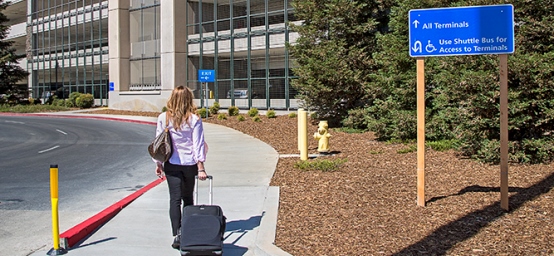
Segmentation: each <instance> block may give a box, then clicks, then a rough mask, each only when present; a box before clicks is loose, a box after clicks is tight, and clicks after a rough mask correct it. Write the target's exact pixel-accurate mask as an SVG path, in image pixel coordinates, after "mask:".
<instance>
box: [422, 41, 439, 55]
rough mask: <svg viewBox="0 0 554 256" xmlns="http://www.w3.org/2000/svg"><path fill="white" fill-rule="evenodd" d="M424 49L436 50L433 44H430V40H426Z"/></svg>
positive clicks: (428, 50)
mask: <svg viewBox="0 0 554 256" xmlns="http://www.w3.org/2000/svg"><path fill="white" fill-rule="evenodd" d="M425 50H426V51H427V52H434V51H436V50H437V48H435V46H434V45H433V44H431V40H429V41H427V45H426V46H425Z"/></svg>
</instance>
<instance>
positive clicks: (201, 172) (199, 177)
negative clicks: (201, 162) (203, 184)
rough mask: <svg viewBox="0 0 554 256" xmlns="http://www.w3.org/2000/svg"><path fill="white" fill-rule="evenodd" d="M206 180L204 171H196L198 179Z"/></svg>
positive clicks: (206, 176) (206, 175)
mask: <svg viewBox="0 0 554 256" xmlns="http://www.w3.org/2000/svg"><path fill="white" fill-rule="evenodd" d="M207 178H208V174H206V170H198V179H200V180H206V179H207Z"/></svg>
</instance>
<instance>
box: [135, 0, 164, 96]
mask: <svg viewBox="0 0 554 256" xmlns="http://www.w3.org/2000/svg"><path fill="white" fill-rule="evenodd" d="M136 2H137V1H133V2H132V3H133V4H134V5H133V6H132V7H135V6H139V7H140V8H135V9H131V11H130V13H129V19H130V22H129V26H130V27H129V29H130V31H129V33H130V43H131V59H130V65H131V72H130V75H131V77H130V81H131V85H130V87H129V90H130V91H153V90H161V72H160V5H159V3H158V2H157V1H147V3H145V2H142V3H141V4H137V3H136Z"/></svg>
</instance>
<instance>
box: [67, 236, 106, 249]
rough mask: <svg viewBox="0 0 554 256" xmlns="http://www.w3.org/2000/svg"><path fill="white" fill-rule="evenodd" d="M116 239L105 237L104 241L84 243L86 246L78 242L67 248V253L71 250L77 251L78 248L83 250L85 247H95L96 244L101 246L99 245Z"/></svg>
mask: <svg viewBox="0 0 554 256" xmlns="http://www.w3.org/2000/svg"><path fill="white" fill-rule="evenodd" d="M115 239H117V237H113V236H112V237H107V238H104V239H100V240H98V241H94V242H90V243H86V244H83V243H82V242H79V243H77V244H76V245H74V246H73V247H71V248H69V249H68V251H71V250H75V249H79V248H83V247H87V246H91V245H96V244H101V243H105V242H108V241H111V240H115ZM82 241H85V239H83V240H82Z"/></svg>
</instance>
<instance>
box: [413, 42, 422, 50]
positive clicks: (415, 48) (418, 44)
mask: <svg viewBox="0 0 554 256" xmlns="http://www.w3.org/2000/svg"><path fill="white" fill-rule="evenodd" d="M422 48H423V47H422V46H421V42H420V41H415V43H414V47H412V51H414V52H418V51H419V52H421V49H422Z"/></svg>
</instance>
